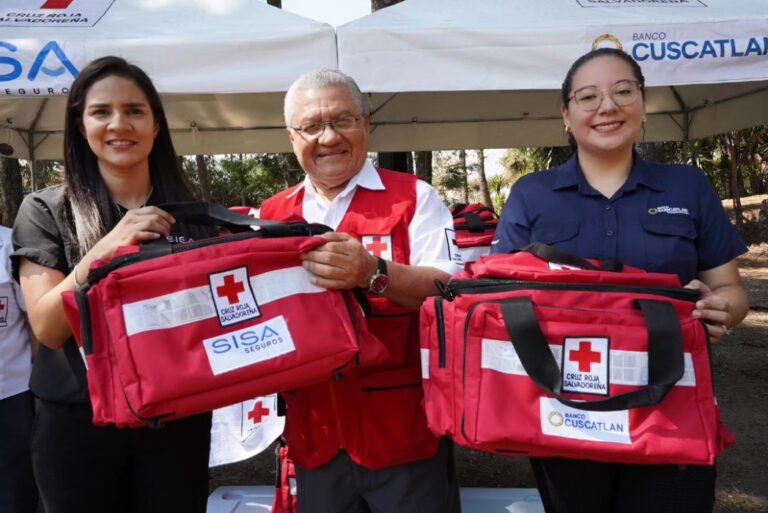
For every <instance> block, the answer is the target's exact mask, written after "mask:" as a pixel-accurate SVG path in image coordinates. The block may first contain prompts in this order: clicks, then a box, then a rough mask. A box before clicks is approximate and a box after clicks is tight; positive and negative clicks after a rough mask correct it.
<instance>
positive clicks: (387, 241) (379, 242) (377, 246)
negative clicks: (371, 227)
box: [363, 235, 392, 261]
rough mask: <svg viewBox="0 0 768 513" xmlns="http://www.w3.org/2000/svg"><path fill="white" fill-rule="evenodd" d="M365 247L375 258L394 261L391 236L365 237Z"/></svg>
mask: <svg viewBox="0 0 768 513" xmlns="http://www.w3.org/2000/svg"><path fill="white" fill-rule="evenodd" d="M363 247H364V248H365V249H366V250H367V251H368V252H369V253H370V254H371V255H373V256H377V257H381V258H383V259H384V260H390V261H391V260H392V236H391V235H363Z"/></svg>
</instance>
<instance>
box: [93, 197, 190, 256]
mask: <svg viewBox="0 0 768 513" xmlns="http://www.w3.org/2000/svg"><path fill="white" fill-rule="evenodd" d="M175 222H176V220H175V219H174V218H173V216H171V214H169V213H168V212H166V211H164V210H161V209H159V208H157V207H141V208H136V209H133V210H129V211H128V212H126V213H125V215H124V216H123V218H122V219H120V222H119V223H117V225H116V226H115V227H114V228H112V230H111V231H110V232H109V233H107V234H106V235H105V236H104V237H103V238H102V239H101V240H100V241H99V242H97V243H96V244H95V245H94V246H93V248H91V250H90V251H89V252H88V256H89V257H92V258H89V259H88V260H89V262H88V263H89V264H90V261H93V260H97V259H98V260H109V259H110V258H112V255H113V254H114V253H115V250H116V249H117V248H119V247H120V246H130V245H132V244H139V243H141V242H146V241H152V240H157V239H159V238H160V237H166V236H168V235H169V234H170V233H171V226H172V225H173V224H174V223H175Z"/></svg>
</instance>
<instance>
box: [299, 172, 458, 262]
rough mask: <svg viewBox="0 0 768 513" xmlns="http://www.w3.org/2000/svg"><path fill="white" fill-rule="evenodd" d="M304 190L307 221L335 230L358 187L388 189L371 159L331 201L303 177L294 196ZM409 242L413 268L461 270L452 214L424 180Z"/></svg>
mask: <svg viewBox="0 0 768 513" xmlns="http://www.w3.org/2000/svg"><path fill="white" fill-rule="evenodd" d="M302 187H303V188H304V199H303V203H302V216H303V217H304V219H306V220H307V221H308V222H310V223H322V224H324V225H326V226H329V227H331V228H333V229H334V230H335V229H336V228H338V226H339V224H341V220H342V219H343V218H344V215H345V214H346V213H347V209H349V205H350V204H351V203H352V198H353V197H354V196H355V191H356V190H357V188H358V187H363V188H366V189H369V190H374V191H378V190H384V189H385V187H384V184H383V183H382V181H381V178H380V177H379V174H378V173H377V172H376V168H375V167H374V166H373V164H372V163H371V161H370V160H368V159H366V161H365V164H364V165H363V168H362V169H361V170H360V172H359V173H357V174H356V175H355V176H353V177H352V179H351V180H350V181H349V183H347V186H346V187H344V190H343V191H341V192H340V193H339V194H338V195H337V196H336V197H335V198H333V200H332V201H330V202H329V201H328V200H327V199H325V198H323V197H322V196H320V195H319V194H317V189H315V186H314V185H312V181H311V180H310V179H309V176H306V177H305V178H304V183H303V184H302V186H301V187H297V188H296V190H295V191H294V192H293V194H297V193H298V191H300V190H301V188H302ZM293 194H292V195H293ZM408 239H409V243H410V254H411V261H410V264H411V265H418V266H425V267H436V268H437V269H440V270H442V271H445V272H447V273H449V274H453V273H456V272H459V271H460V270H461V262H460V260H459V259H458V258H459V257H458V256H457V255H458V249H457V248H456V244H455V237H454V236H453V218H452V217H451V213H450V211H449V210H448V208H447V207H446V206H445V204H444V203H443V200H442V199H440V196H439V195H438V194H437V191H436V190H435V189H434V188H433V187H432V186H431V185H429V184H428V183H427V182H425V181H423V180H418V181H417V183H416V210H415V213H414V216H413V219H412V220H411V224H410V225H409V226H408Z"/></svg>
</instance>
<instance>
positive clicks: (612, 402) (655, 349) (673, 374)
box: [500, 297, 684, 411]
mask: <svg viewBox="0 0 768 513" xmlns="http://www.w3.org/2000/svg"><path fill="white" fill-rule="evenodd" d="M636 303H637V306H638V307H639V308H640V310H641V311H642V313H643V317H644V318H645V323H646V325H647V327H648V386H647V387H645V388H643V389H642V390H635V391H633V392H627V393H624V394H619V395H616V396H613V397H609V398H607V399H601V400H595V401H586V402H585V401H573V400H570V399H565V398H563V397H562V396H561V393H562V389H563V381H562V374H561V372H560V368H559V367H558V365H557V362H556V361H555V357H554V355H553V354H552V351H551V350H550V349H549V343H548V342H547V339H546V338H545V336H544V333H542V331H541V327H540V326H539V322H538V320H537V319H536V315H535V312H534V310H533V303H532V302H531V298H530V297H520V298H514V299H511V300H508V301H504V302H502V303H500V306H501V314H502V317H503V318H504V324H505V325H506V328H507V333H508V334H509V336H510V338H511V340H512V345H513V346H514V348H515V351H516V352H517V355H518V357H519V358H520V362H521V363H522V364H523V368H524V369H525V372H527V373H528V376H529V377H530V378H531V379H532V380H533V382H534V383H536V385H537V386H538V387H539V388H540V389H541V390H543V391H545V392H547V393H549V394H551V395H552V396H553V397H555V399H557V400H558V401H560V402H561V403H562V404H565V405H567V406H570V407H571V408H576V409H577V410H584V411H616V410H627V409H630V408H639V407H642V406H653V405H656V404H659V403H660V402H661V401H662V399H664V396H666V395H667V392H669V391H670V390H671V389H672V387H673V386H674V385H675V383H677V382H678V381H679V380H680V379H681V378H682V377H683V371H684V360H683V334H682V330H681V329H680V323H679V322H678V320H677V314H676V313H675V309H674V308H673V307H672V305H671V304H670V303H668V302H665V301H655V300H650V299H638V300H636Z"/></svg>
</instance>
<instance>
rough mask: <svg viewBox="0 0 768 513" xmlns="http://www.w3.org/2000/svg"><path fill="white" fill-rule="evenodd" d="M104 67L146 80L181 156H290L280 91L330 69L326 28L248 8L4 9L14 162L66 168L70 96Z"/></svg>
mask: <svg viewBox="0 0 768 513" xmlns="http://www.w3.org/2000/svg"><path fill="white" fill-rule="evenodd" d="M30 4H34V5H35V8H34V9H31V8H30ZM38 5H40V6H41V7H39V8H37V6H38ZM103 55H119V56H121V57H125V58H126V59H128V60H129V61H131V62H133V63H135V64H138V65H139V66H141V67H142V68H143V69H144V70H145V71H146V72H147V73H148V74H149V76H150V77H151V78H152V80H153V82H154V83H155V85H156V86H157V88H158V90H159V91H160V92H161V94H162V96H163V101H164V105H165V108H166V111H167V115H168V119H169V123H170V125H171V131H172V133H173V138H174V142H175V144H176V149H177V151H179V153H182V154H211V153H234V152H266V151H289V150H290V145H289V143H288V140H287V137H286V136H285V131H284V130H285V129H284V124H285V123H284V121H283V115H282V101H283V94H284V92H285V90H286V89H287V88H288V86H289V85H290V84H291V82H293V80H295V79H296V78H297V77H298V76H299V75H300V74H302V73H304V72H306V71H309V70H312V69H316V68H321V67H330V68H335V67H336V65H337V61H336V42H335V36H334V32H333V29H332V28H331V27H330V26H329V25H326V24H322V23H318V22H315V21H312V20H308V19H305V18H302V17H300V16H297V15H295V14H291V13H289V12H285V11H282V10H280V9H276V8H274V7H271V6H268V5H266V4H263V3H260V2H256V1H253V0H216V1H204V0H38V1H28V0H27V1H25V0H4V1H3V2H2V3H0V143H6V144H10V145H11V146H12V147H13V149H14V153H13V154H12V155H11V156H14V157H18V158H31V159H56V158H61V156H62V149H63V132H62V131H63V126H64V122H63V118H64V106H65V99H66V97H65V94H66V92H67V91H68V89H67V88H68V87H69V85H70V84H71V82H72V80H74V76H75V75H76V74H77V71H78V70H79V69H82V67H83V66H85V65H86V64H87V63H88V62H89V61H91V60H92V59H94V58H96V57H100V56H103Z"/></svg>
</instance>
